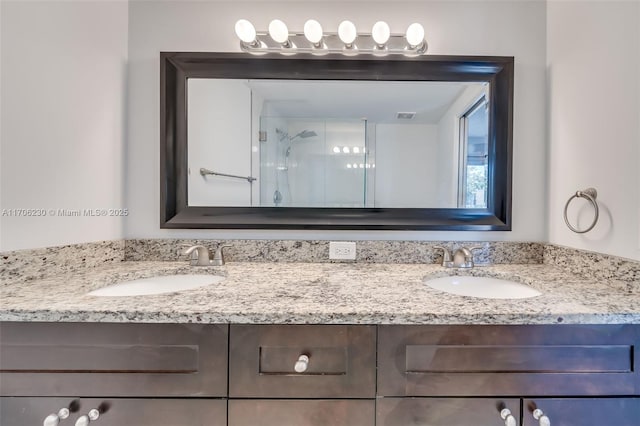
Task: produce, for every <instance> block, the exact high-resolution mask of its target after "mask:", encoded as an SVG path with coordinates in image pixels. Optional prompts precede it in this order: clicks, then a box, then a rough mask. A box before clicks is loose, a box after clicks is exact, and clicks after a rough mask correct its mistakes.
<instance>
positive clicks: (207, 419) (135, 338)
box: [0, 262, 640, 426]
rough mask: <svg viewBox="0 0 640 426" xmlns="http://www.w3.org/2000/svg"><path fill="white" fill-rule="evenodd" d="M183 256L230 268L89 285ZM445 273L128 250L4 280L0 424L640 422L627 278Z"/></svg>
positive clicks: (639, 378) (634, 314) (508, 268)
mask: <svg viewBox="0 0 640 426" xmlns="http://www.w3.org/2000/svg"><path fill="white" fill-rule="evenodd" d="M196 270H197V271H196ZM187 272H192V273H194V272H197V273H203V274H214V275H216V276H224V277H225V278H224V280H222V281H221V282H219V283H217V284H214V285H211V286H208V287H200V288H197V289H193V290H189V291H184V292H180V293H170V294H164V295H154V296H133V297H121V298H116V297H106V298H105V297H93V296H88V295H87V293H88V292H90V291H92V290H95V289H96V288H102V287H105V286H108V285H110V284H112V283H114V282H118V281H122V280H128V279H134V278H140V277H145V276H154V275H171V274H181V273H187ZM447 274H451V271H446V270H444V269H443V268H442V267H440V266H438V265H431V264H430V265H421V264H414V265H409V264H394V265H391V264H317V263H250V262H240V263H229V264H227V265H226V266H224V267H212V268H200V269H198V268H193V267H189V266H187V265H185V264H184V263H173V262H124V263H120V264H112V265H106V266H102V267H98V268H94V269H91V270H87V271H84V272H74V273H70V274H62V275H58V276H55V277H50V278H43V279H41V280H34V281H31V282H27V283H22V284H21V285H9V286H5V288H3V298H2V301H0V319H1V320H2V321H3V322H2V323H0V331H1V333H0V339H1V342H0V343H1V345H0V347H1V348H2V349H1V350H2V353H1V354H0V355H1V359H2V362H1V369H2V372H1V373H0V374H1V376H0V388H1V389H0V390H1V393H2V419H3V424H5V423H6V424H9V425H23V424H24V425H32V424H42V422H43V420H44V419H45V418H47V416H50V415H51V414H53V415H54V416H57V414H58V412H59V410H60V409H62V408H71V409H72V410H73V412H71V413H69V417H68V418H66V419H63V420H61V421H60V423H59V424H61V425H65V424H69V425H74V424H76V420H77V419H78V418H80V417H81V416H84V415H87V416H88V413H89V412H90V410H92V409H97V411H96V412H97V413H98V414H99V416H98V418H97V419H96V420H95V421H90V420H89V418H88V417H87V420H89V421H90V423H91V424H94V423H95V424H98V425H100V424H102V425H106V426H115V425H123V424H134V423H133V422H135V424H138V425H147V424H148V425H155V426H169V425H171V426H175V425H184V424H195V425H247V426H248V425H257V424H260V425H267V426H269V425H283V424H285V425H328V424H331V425H349V426H358V425H374V424H376V425H425V424H426V425H443V426H444V425H447V426H449V425H452V424H454V425H458V426H466V425H478V424H495V425H503V424H505V425H509V426H511V425H514V424H515V425H527V426H538V425H545V424H547V423H545V422H546V421H547V419H549V420H550V422H551V424H552V425H554V426H556V425H579V426H588V425H598V426H601V425H604V424H616V425H622V426H625V425H627V426H636V425H637V421H638V419H639V418H640V398H639V395H640V375H639V374H638V368H639V365H638V361H637V356H636V353H637V347H638V345H640V325H638V323H640V307H639V306H638V305H639V303H638V299H639V298H638V294H637V289H635V288H634V287H633V284H630V285H629V287H624V286H622V284H620V285H621V287H618V288H616V287H614V284H612V283H611V282H604V281H602V282H600V281H597V282H596V281H593V282H585V279H584V278H579V277H576V276H575V275H572V274H568V273H567V272H564V270H562V269H559V268H556V267H553V266H551V265H540V264H538V265H497V266H491V267H476V268H474V269H473V270H471V271H467V272H466V274H473V275H481V276H494V277H501V278H509V279H517V280H518V281H520V282H523V283H526V284H528V285H530V286H532V287H534V288H535V289H537V290H538V291H540V292H541V293H542V295H540V296H538V297H535V298H531V299H524V300H489V299H476V298H469V297H463V296H456V295H449V294H446V293H442V292H438V291H437V290H434V289H431V288H429V287H428V286H426V285H425V284H424V280H425V278H427V277H434V276H443V275H447ZM593 324H598V325H593ZM505 409H506V410H508V411H505ZM536 409H538V410H541V411H538V412H536V411H535V410H536ZM534 412H535V413H536V414H537V415H538V417H539V418H538V419H535V418H534V416H533V414H534ZM50 424H55V423H50ZM81 424H86V423H81Z"/></svg>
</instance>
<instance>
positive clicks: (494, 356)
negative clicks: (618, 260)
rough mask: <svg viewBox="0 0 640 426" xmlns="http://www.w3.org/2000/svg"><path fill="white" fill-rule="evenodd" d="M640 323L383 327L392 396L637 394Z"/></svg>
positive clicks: (385, 389) (381, 347)
mask: <svg viewBox="0 0 640 426" xmlns="http://www.w3.org/2000/svg"><path fill="white" fill-rule="evenodd" d="M637 344H638V327H637V326H630V325H621V326H608V325H607V326H583V325H579V326H573V325H557V326H533V325H529V326H380V328H379V334H378V367H379V372H378V394H379V395H384V396H498V395H508V396H518V395H532V394H534V395H548V394H549V392H552V394H553V395H607V394H609V395H612V394H613V395H633V394H634V392H635V386H636V385H635V383H636V381H637V380H638V367H640V365H638V363H637V361H636V359H635V353H636V352H637V351H635V350H634V348H635V346H636V345H637Z"/></svg>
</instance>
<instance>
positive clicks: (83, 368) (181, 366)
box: [0, 323, 228, 397]
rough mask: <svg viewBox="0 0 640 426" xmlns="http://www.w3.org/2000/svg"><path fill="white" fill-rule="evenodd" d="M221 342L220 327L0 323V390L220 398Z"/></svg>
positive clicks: (224, 332)
mask: <svg viewBox="0 0 640 426" xmlns="http://www.w3.org/2000/svg"><path fill="white" fill-rule="evenodd" d="M227 336H228V326H226V325H224V326H219V325H195V324H103V323H86V324H81V323H2V324H0V343H1V344H0V390H1V392H2V395H7V396H8V395H12V396H39V395H40V396H41V395H47V396H75V395H82V396H101V395H109V396H114V397H116V396H194V397H195V396H214V397H216V396H219V397H223V396H226V394H227V348H228V338H227Z"/></svg>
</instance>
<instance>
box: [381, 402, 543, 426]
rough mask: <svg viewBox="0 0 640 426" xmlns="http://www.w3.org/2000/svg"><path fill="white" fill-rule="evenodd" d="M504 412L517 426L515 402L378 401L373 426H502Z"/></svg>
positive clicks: (517, 403)
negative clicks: (374, 425)
mask: <svg viewBox="0 0 640 426" xmlns="http://www.w3.org/2000/svg"><path fill="white" fill-rule="evenodd" d="M505 408H507V409H509V411H511V415H512V416H513V417H514V420H515V421H517V423H520V400H519V399H491V398H379V399H378V401H377V402H376V425H377V426H418V425H419V426H424V425H429V426H453V425H455V426H478V425H483V426H485V425H486V426H491V425H495V426H504V424H505V420H503V419H502V418H501V417H500V412H501V411H502V410H503V409H505ZM505 414H506V413H505ZM536 426H538V425H536ZM554 426H555V425H554Z"/></svg>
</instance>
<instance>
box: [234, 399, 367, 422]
mask: <svg viewBox="0 0 640 426" xmlns="http://www.w3.org/2000/svg"><path fill="white" fill-rule="evenodd" d="M373 424H375V401H374V400H368V401H367V400H318V399H316V400H299V399H298V400H251V399H248V400H229V426H256V425H260V426H328V425H331V426H371V425H373Z"/></svg>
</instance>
